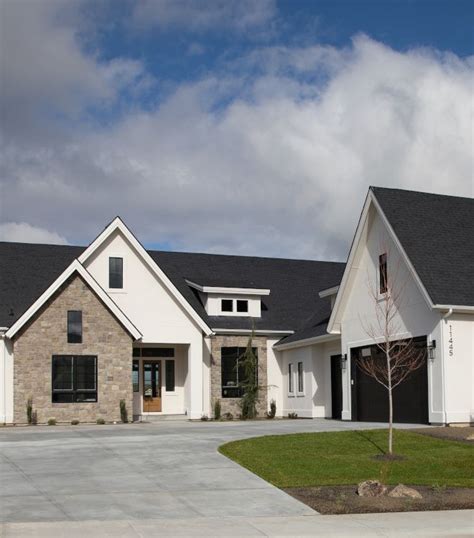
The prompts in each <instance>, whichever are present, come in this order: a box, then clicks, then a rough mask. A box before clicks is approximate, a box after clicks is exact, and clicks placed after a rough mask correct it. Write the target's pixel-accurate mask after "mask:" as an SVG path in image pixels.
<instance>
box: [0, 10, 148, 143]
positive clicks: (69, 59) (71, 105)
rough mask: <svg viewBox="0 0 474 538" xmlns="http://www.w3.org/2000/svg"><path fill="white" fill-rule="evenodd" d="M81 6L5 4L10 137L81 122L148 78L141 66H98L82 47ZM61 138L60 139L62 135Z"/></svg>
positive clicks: (4, 96) (5, 104)
mask: <svg viewBox="0 0 474 538" xmlns="http://www.w3.org/2000/svg"><path fill="white" fill-rule="evenodd" d="M79 7H80V3H79V2H58V1H52V0H44V1H42V2H34V1H29V2H28V1H20V2H18V1H15V0H5V1H4V2H2V16H1V19H0V20H1V22H0V24H1V28H0V30H1V33H0V46H1V49H2V56H1V62H0V66H1V67H0V69H1V71H0V78H1V80H2V92H1V103H0V104H1V117H2V128H3V130H4V132H5V134H6V135H7V137H8V138H12V137H21V138H25V137H34V136H38V137H43V136H44V132H43V131H44V127H45V123H43V122H47V121H50V122H52V123H53V122H56V123H57V124H60V123H61V122H64V120H65V119H66V120H67V119H71V118H72V119H73V120H74V121H76V122H77V121H78V120H79V119H81V117H82V115H83V113H84V111H85V110H87V107H88V106H89V105H91V104H94V105H95V106H96V107H97V106H100V107H102V108H104V107H107V106H111V105H112V104H113V103H114V102H115V101H116V100H117V98H118V96H119V93H120V91H121V90H123V89H124V88H128V87H129V86H131V85H135V84H136V83H137V82H139V81H140V79H141V77H142V76H144V73H143V67H142V65H141V63H140V62H137V61H133V60H127V59H120V58H119V59H116V60H112V61H109V62H100V61H99V60H98V58H95V57H94V56H91V55H86V54H85V53H84V52H83V50H82V47H81V42H80V38H79V31H78V27H80V26H81V23H82V19H81V14H80V9H79ZM61 136H62V135H61Z"/></svg>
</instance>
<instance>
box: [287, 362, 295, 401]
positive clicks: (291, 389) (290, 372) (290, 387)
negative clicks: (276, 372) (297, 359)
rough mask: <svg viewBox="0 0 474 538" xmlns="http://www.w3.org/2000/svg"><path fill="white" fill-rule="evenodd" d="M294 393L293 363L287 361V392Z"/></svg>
mask: <svg viewBox="0 0 474 538" xmlns="http://www.w3.org/2000/svg"><path fill="white" fill-rule="evenodd" d="M294 393H295V387H294V379H293V363H292V362H289V363H288V394H294Z"/></svg>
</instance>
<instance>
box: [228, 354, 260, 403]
mask: <svg viewBox="0 0 474 538" xmlns="http://www.w3.org/2000/svg"><path fill="white" fill-rule="evenodd" d="M224 350H225V351H224ZM246 350H247V348H246V347H238V346H223V347H221V396H222V398H226V399H227V398H242V396H243V394H244V390H243V388H242V386H241V385H240V383H241V382H242V379H243V376H244V372H243V368H241V367H240V366H241V365H240V361H241V358H242V356H243V355H244V353H245V351H246ZM252 351H253V353H254V355H255V357H256V358H257V368H256V370H255V376H256V382H257V384H258V348H256V347H253V348H252ZM225 355H227V357H225ZM228 359H233V360H234V361H235V363H234V365H233V366H232V368H230V369H229V368H228V367H226V368H225V370H226V375H227V372H230V371H231V372H233V373H234V374H235V380H233V381H232V382H233V383H235V384H233V385H229V384H228V380H225V376H224V361H225V360H228ZM224 381H227V384H225V385H224Z"/></svg>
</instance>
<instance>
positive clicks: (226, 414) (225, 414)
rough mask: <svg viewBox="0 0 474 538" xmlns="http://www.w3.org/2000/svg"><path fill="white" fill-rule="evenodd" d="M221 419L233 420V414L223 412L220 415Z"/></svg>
mask: <svg viewBox="0 0 474 538" xmlns="http://www.w3.org/2000/svg"><path fill="white" fill-rule="evenodd" d="M222 419H223V420H234V415H233V414H232V413H224V414H223V415H222Z"/></svg>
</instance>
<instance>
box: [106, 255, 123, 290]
mask: <svg viewBox="0 0 474 538" xmlns="http://www.w3.org/2000/svg"><path fill="white" fill-rule="evenodd" d="M118 261H120V263H119V264H118V265H119V267H113V265H114V264H115V263H117V262H118ZM109 289H111V290H122V289H123V258H120V257H118V256H110V257H109Z"/></svg>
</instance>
